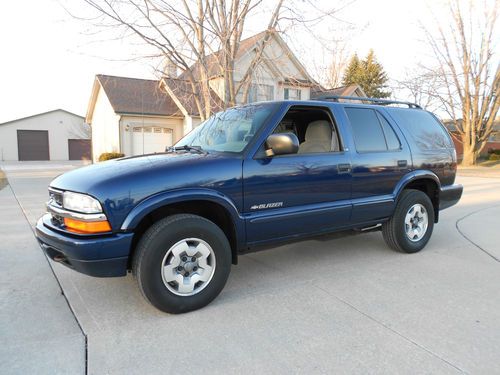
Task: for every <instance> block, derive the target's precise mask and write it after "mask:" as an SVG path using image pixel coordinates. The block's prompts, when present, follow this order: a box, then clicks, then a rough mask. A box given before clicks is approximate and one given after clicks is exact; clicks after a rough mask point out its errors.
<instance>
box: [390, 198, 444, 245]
mask: <svg viewBox="0 0 500 375" xmlns="http://www.w3.org/2000/svg"><path fill="white" fill-rule="evenodd" d="M419 210H420V213H419ZM407 215H409V216H407ZM414 215H416V216H414ZM412 216H413V217H412ZM425 217H427V222H426V223H425ZM409 218H412V220H413V221H411V220H408V219H409ZM416 219H418V220H416ZM424 224H426V225H424ZM424 227H425V230H424V229H423V228H424ZM433 228H434V207H433V205H432V202H431V200H430V199H429V197H428V196H427V194H425V193H423V192H421V191H420V190H413V189H408V190H403V192H402V193H401V195H400V197H399V199H398V202H397V204H396V209H395V210H394V214H393V215H392V217H391V219H390V220H389V221H387V222H385V223H384V224H382V234H383V236H384V240H385V242H386V243H387V245H389V247H391V248H392V249H394V250H397V251H400V252H402V253H408V254H411V253H416V252H419V251H420V250H422V249H423V248H424V247H425V245H427V242H429V239H430V238H431V235H432V230H433ZM410 236H412V237H413V238H410Z"/></svg>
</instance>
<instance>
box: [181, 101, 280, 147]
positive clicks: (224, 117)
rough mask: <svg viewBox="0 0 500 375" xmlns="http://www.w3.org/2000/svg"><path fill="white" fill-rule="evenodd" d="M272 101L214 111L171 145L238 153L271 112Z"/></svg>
mask: <svg viewBox="0 0 500 375" xmlns="http://www.w3.org/2000/svg"><path fill="white" fill-rule="evenodd" d="M273 108H274V105H273V104H272V103H263V104H254V105H248V106H245V107H235V108H231V109H228V110H226V111H223V112H219V113H216V114H215V115H213V116H212V117H210V118H209V119H208V120H206V121H205V122H203V123H201V124H200V125H199V126H198V127H196V128H195V129H194V130H193V131H191V132H190V133H189V134H188V135H186V136H185V137H184V138H182V139H181V140H180V141H179V142H177V143H176V144H175V146H174V147H182V146H191V147H199V148H201V149H202V150H205V151H219V152H241V151H243V149H244V148H245V146H246V145H247V144H248V143H249V142H250V141H251V140H252V139H253V137H254V135H255V134H256V133H257V131H258V130H259V129H260V127H261V126H262V124H263V123H264V121H265V120H266V119H267V117H268V116H269V115H270V113H271V111H272V110H273Z"/></svg>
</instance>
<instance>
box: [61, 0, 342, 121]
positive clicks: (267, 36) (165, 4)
mask: <svg viewBox="0 0 500 375" xmlns="http://www.w3.org/2000/svg"><path fill="white" fill-rule="evenodd" d="M84 1H85V2H86V3H87V4H88V6H89V9H92V10H94V11H95V12H96V14H93V15H91V16H88V17H85V19H86V21H88V22H92V24H93V25H95V26H96V27H100V28H103V27H105V28H106V29H109V28H110V27H111V28H116V29H121V30H124V32H125V33H127V35H128V36H136V37H139V38H140V39H141V40H142V41H143V42H144V43H145V44H146V45H148V46H150V47H152V49H153V51H155V53H156V54H157V56H159V57H161V58H162V59H163V60H164V62H165V64H164V65H165V66H168V71H169V72H170V75H174V74H173V73H174V72H178V73H180V74H179V77H178V78H181V79H182V80H183V81H185V82H184V83H183V84H182V85H178V86H179V87H180V86H182V87H184V88H185V87H189V93H188V94H189V95H191V99H192V100H193V101H194V106H195V107H196V109H197V111H198V112H199V113H200V117H201V118H202V119H205V118H207V117H208V116H210V114H211V112H212V110H213V107H214V102H217V101H220V99H219V97H218V96H216V95H215V93H214V91H212V89H211V86H210V81H211V79H212V78H214V76H217V77H221V78H222V79H223V83H224V92H223V95H221V96H222V101H223V106H225V107H227V106H232V105H235V104H236V103H237V98H239V101H240V102H241V101H242V102H246V101H247V100H248V94H249V90H250V87H251V82H252V79H253V75H254V73H255V71H256V69H257V68H258V66H259V65H260V64H261V62H262V61H263V59H265V53H264V50H265V48H266V45H267V44H268V43H269V42H270V41H271V39H272V34H273V33H275V32H279V31H280V30H279V28H280V27H284V25H286V27H291V26H293V25H296V24H298V23H300V24H302V25H306V24H307V25H310V24H313V23H315V22H316V23H317V22H320V21H321V20H322V19H324V18H325V17H328V16H330V15H331V14H332V13H333V12H334V11H333V10H328V11H323V10H318V11H317V12H314V15H313V17H312V18H311V19H307V18H306V17H305V16H304V15H303V13H300V11H299V10H298V9H297V8H300V7H297V6H293V4H286V5H285V4H284V0H273V1H265V2H264V1H263V0H172V1H167V0H84ZM298 3H300V6H302V7H309V8H310V7H311V6H313V5H314V1H313V0H303V1H301V2H298ZM70 13H71V11H70ZM251 17H254V18H255V17H258V18H259V21H260V22H259V23H260V24H264V25H265V26H264V27H265V31H264V34H263V35H262V37H261V38H260V39H259V40H258V41H257V43H256V45H255V48H253V50H252V51H251V53H252V55H251V59H250V63H249V64H248V66H247V67H246V68H245V71H244V72H243V74H242V76H241V77H235V74H234V73H235V67H234V64H235V60H236V57H237V54H238V52H239V49H240V43H241V41H242V37H243V34H244V31H245V30H246V25H247V22H248V21H249V19H250V18H251ZM262 20H264V23H263V22H262ZM174 78H175V77H174ZM186 83H187V84H186ZM214 96H216V97H214Z"/></svg>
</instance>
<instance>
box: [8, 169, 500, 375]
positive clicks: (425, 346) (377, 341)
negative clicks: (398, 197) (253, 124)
mask: <svg viewBox="0 0 500 375" xmlns="http://www.w3.org/2000/svg"><path fill="white" fill-rule="evenodd" d="M38 167H39V168H38V169H36V168H34V169H33V168H30V167H26V165H25V166H24V167H23V168H19V167H18V166H16V165H3V166H2V168H3V169H4V170H5V172H6V173H7V176H8V181H9V184H10V186H8V185H7V186H4V188H3V189H2V190H0V193H1V194H4V197H3V199H4V201H2V202H8V204H9V207H10V209H9V210H7V211H5V210H1V211H0V222H1V223H2V226H5V225H6V224H7V225H8V224H9V223H11V220H12V217H13V216H16V220H17V221H16V225H15V226H9V228H10V229H9V230H10V231H11V232H13V233H14V232H15V233H16V234H15V235H14V236H12V235H7V236H6V237H4V234H2V241H1V242H0V249H1V251H2V254H4V255H2V260H3V262H2V264H0V267H1V269H2V285H4V283H6V284H5V285H7V287H9V288H10V287H11V284H12V285H17V287H16V288H15V291H12V292H11V293H7V294H6V297H5V298H6V299H4V300H3V301H2V305H1V306H2V308H3V310H2V311H6V313H4V312H2V314H1V315H0V316H1V318H2V319H1V321H0V332H2V341H3V344H2V346H3V349H2V350H1V351H0V356H1V357H0V359H1V360H2V363H4V366H2V367H3V368H2V371H7V373H30V372H34V371H33V369H35V370H36V371H35V372H37V373H64V372H67V373H83V372H85V371H87V372H88V373H89V374H123V373H126V374H156V373H162V374H164V373H180V372H183V373H263V372H264V373H290V372H292V373H309V372H313V373H335V372H337V373H339V372H341V373H363V374H365V373H384V374H387V373H459V372H468V373H499V372H500V361H499V360H498V358H499V353H500V263H499V259H500V235H499V231H498V224H497V223H498V221H497V218H498V216H499V215H500V178H494V177H491V178H481V177H459V178H458V181H459V182H460V183H463V184H464V185H465V194H464V197H463V198H462V200H461V202H460V204H459V205H457V206H455V207H453V208H450V209H449V210H446V211H443V212H442V216H441V222H440V223H439V224H438V225H437V226H436V227H435V231H434V234H433V237H432V239H431V241H430V243H429V244H428V246H427V247H426V248H425V249H424V250H423V251H422V252H421V253H418V254H414V255H405V254H399V253H396V252H393V251H391V250H389V249H388V248H387V247H386V246H385V244H384V242H383V239H382V236H381V234H380V233H367V234H362V235H356V236H349V237H343V238H334V236H331V237H324V238H322V239H318V240H311V241H305V242H301V243H297V244H293V245H287V246H283V247H280V248H277V249H275V250H271V251H267V252H262V253H256V254H251V255H246V256H243V257H241V258H240V264H239V265H238V266H235V267H233V270H232V274H231V276H230V279H229V282H228V284H227V286H226V288H225V289H224V291H223V292H222V294H221V295H220V296H219V297H218V298H217V299H216V300H215V301H214V302H213V303H212V304H211V305H209V306H208V307H206V308H204V309H202V310H199V311H195V312H192V313H189V314H184V315H179V316H174V315H167V314H163V313H160V312H159V311H157V310H155V309H154V308H153V307H151V306H150V305H149V304H147V303H146V302H145V301H144V300H143V298H142V297H141V295H140V293H139V291H138V289H137V287H136V284H135V281H134V279H133V278H132V277H131V276H128V277H125V278H115V279H96V278H91V277H87V276H85V275H81V274H78V273H76V272H73V271H71V270H68V269H66V268H64V267H63V266H61V265H59V264H54V263H52V264H51V267H52V268H53V270H54V273H55V276H56V277H57V280H56V279H55V278H54V277H53V275H52V273H51V269H50V268H49V266H48V263H47V262H46V260H45V259H44V258H43V257H42V256H41V250H40V249H39V248H38V245H37V244H36V242H35V241H34V239H33V235H32V232H31V230H30V228H29V226H28V225H25V223H26V221H24V223H23V220H25V219H24V218H23V219H22V220H21V219H20V217H19V215H20V213H21V212H22V213H24V214H25V215H26V219H27V221H28V222H29V224H31V225H33V224H34V223H35V221H36V219H37V218H38V217H39V216H40V215H41V214H42V213H43V212H44V206H43V203H44V202H45V200H46V199H47V192H46V187H47V184H48V183H49V181H50V180H51V179H52V178H53V177H54V176H56V175H57V174H59V173H61V171H64V170H65V169H68V168H69V167H68V166H62V168H59V167H51V165H47V167H41V168H40V166H38ZM0 186H1V185H0ZM10 189H12V190H10ZM12 192H14V193H15V195H14V194H13V193H12ZM0 197H2V196H1V195H0ZM18 202H19V206H20V207H21V209H22V211H21V210H19V209H18V208H19V206H17V208H16V205H17V204H18ZM3 204H7V203H3ZM2 207H4V206H2ZM16 210H17V211H19V214H18V213H15V215H14V213H13V212H14V211H16ZM18 236H22V241H21V242H22V243H23V245H22V246H23V248H22V249H18V250H19V251H22V254H23V255H22V259H21V260H19V261H16V262H15V263H11V264H12V266H11V268H9V267H8V266H6V265H5V263H4V262H6V260H8V259H10V258H15V256H16V255H15V254H16V253H15V248H17V246H20V245H17V242H19V241H20V240H19V238H18ZM25 262H28V263H29V264H30V265H31V267H35V268H36V267H38V268H39V269H38V270H37V272H38V273H39V274H40V277H41V278H42V280H40V281H36V285H31V284H32V283H30V280H29V278H27V277H26V275H25V276H23V277H21V276H22V275H19V273H18V272H16V271H13V268H12V267H13V266H15V267H21V266H23V264H24V263H25ZM9 270H10V271H9ZM29 271H30V270H26V272H27V274H28V275H30V273H29ZM4 272H7V274H8V275H10V277H12V278H13V279H14V280H17V281H16V282H14V281H12V280H11V281H10V282H9V281H8V280H6V281H4V279H6V278H5V277H4V276H3V273H4ZM9 272H10V273H9ZM23 272H24V271H23ZM57 282H59V283H60V285H61V287H62V290H63V291H64V296H65V297H66V298H67V301H68V303H69V305H68V304H65V303H63V302H64V301H63V300H62V296H61V295H60V294H59V295H57V293H56V294H54V291H55V290H56V289H57V287H58V286H57ZM26 283H28V285H26ZM2 289H4V286H2ZM47 289H50V291H51V292H50V293H49V292H47V291H46V290H47ZM2 295H3V292H2ZM3 298H4V297H3ZM16 299H20V300H23V301H24V302H23V304H18V305H14V306H10V305H11V303H12V302H13V301H14V302H15V300H16ZM47 299H49V300H50V301H52V302H51V304H50V306H48V307H47V306H44V304H43V303H42V302H43V301H44V300H47ZM33 300H36V301H40V303H39V304H33V306H32V307H33V313H30V314H25V313H23V312H21V315H19V316H20V317H23V318H26V319H27V321H25V322H24V323H25V325H31V324H32V322H33V320H28V319H34V320H36V314H38V312H39V311H42V313H41V314H38V316H39V319H40V320H41V321H43V320H44V319H48V321H50V320H51V319H52V318H51V316H50V314H56V316H57V319H56V318H54V320H57V321H60V324H61V325H60V326H57V325H53V326H50V327H49V328H48V329H47V328H46V327H44V326H43V324H41V323H40V324H35V327H34V328H35V329H36V330H38V333H37V332H34V333H33V335H34V336H31V335H29V334H28V333H27V332H25V331H26V330H25V329H24V328H22V323H23V322H22V320H21V321H19V322H18V326H15V327H18V328H12V329H9V328H6V327H9V325H10V324H11V322H12V319H14V318H13V317H12V316H11V315H13V314H15V313H16V309H17V308H19V309H21V310H22V309H23V308H25V307H26V308H28V307H27V306H28V305H29V303H30V301H33ZM6 307H7V310H5V308H6ZM40 309H41V310H40ZM73 312H74V315H75V317H76V319H77V321H75V320H71V317H72V316H73ZM47 314H49V315H47ZM17 320H19V319H17ZM47 324H48V323H47ZM47 324H45V325H47ZM80 327H81V331H80ZM16 330H22V335H21V336H20V337H18V338H16V333H17V332H16ZM75 332H76V334H75ZM35 333H36V334H37V335H35ZM58 338H64V339H65V340H66V341H60V342H57V340H56V339H58ZM43 340H46V342H53V341H56V346H57V345H59V346H60V348H61V351H59V350H56V349H57V348H56V347H54V354H53V355H50V354H49V353H48V352H49V351H48V350H47V353H46V352H43V354H44V355H43V356H41V355H39V356H37V357H36V358H35V359H34V360H32V361H30V360H29V358H30V356H31V355H32V354H33V353H35V354H36V352H37V351H38V350H39V347H40V345H39V343H40V344H41V343H42V342H43ZM86 341H87V345H85V342H86ZM70 343H71V345H70ZM61 353H62V354H61ZM60 356H63V358H64V359H65V360H64V361H60V360H57V358H60ZM54 357H55V358H54ZM85 359H87V363H86V362H85ZM6 361H7V362H6ZM5 363H7V367H5ZM14 363H16V364H17V365H16V366H14ZM37 365H38V366H39V367H38V368H37V367H36V366H37ZM33 366H35V367H33Z"/></svg>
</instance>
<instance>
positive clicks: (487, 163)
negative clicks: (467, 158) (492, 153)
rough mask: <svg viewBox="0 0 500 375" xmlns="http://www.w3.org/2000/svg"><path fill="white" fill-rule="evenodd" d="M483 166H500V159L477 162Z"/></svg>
mask: <svg viewBox="0 0 500 375" xmlns="http://www.w3.org/2000/svg"><path fill="white" fill-rule="evenodd" d="M477 165H479V166H481V167H488V168H500V160H484V161H480V162H479V163H477Z"/></svg>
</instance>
